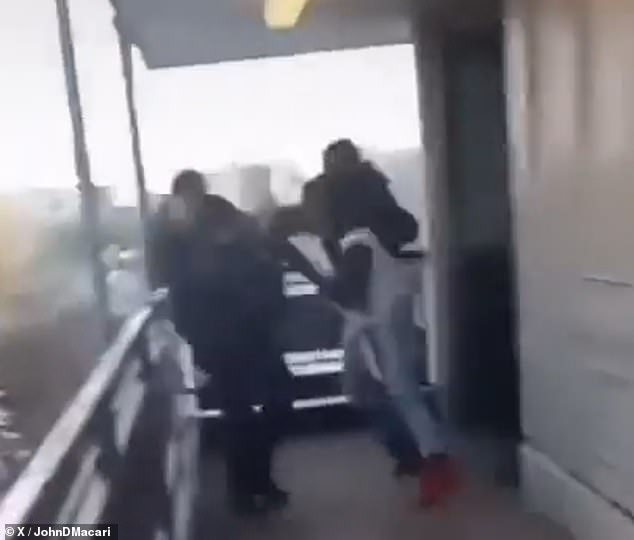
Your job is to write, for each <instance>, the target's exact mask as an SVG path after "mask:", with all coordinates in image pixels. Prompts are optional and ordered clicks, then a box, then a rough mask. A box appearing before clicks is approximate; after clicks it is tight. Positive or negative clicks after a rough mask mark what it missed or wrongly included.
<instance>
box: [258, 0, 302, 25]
mask: <svg viewBox="0 0 634 540" xmlns="http://www.w3.org/2000/svg"><path fill="white" fill-rule="evenodd" d="M308 2H309V0H265V4H264V20H265V21H266V25H267V26H268V27H269V28H272V29H273V30H290V29H291V28H293V27H294V26H295V25H296V24H297V21H299V18H300V16H301V14H302V12H303V11H304V9H305V8H306V5H307V4H308Z"/></svg>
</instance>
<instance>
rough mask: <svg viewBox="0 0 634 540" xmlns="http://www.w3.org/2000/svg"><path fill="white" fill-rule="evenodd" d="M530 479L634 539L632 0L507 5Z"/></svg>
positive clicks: (601, 527)
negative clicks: (633, 465)
mask: <svg viewBox="0 0 634 540" xmlns="http://www.w3.org/2000/svg"><path fill="white" fill-rule="evenodd" d="M505 24H506V40H507V74H508V85H507V96H508V103H509V111H510V120H511V122H510V126H511V145H510V146H511V150H512V161H511V163H512V177H513V203H514V217H515V224H516V227H515V230H516V243H517V266H518V286H519V297H520V309H519V316H520V324H519V329H520V350H521V380H522V424H523V430H524V434H525V444H524V446H523V450H522V469H523V471H522V472H523V488H524V493H525V495H526V498H527V501H529V502H530V504H532V505H533V506H534V508H536V509H537V510H539V511H542V512H544V513H546V514H548V515H549V516H551V517H553V518H554V519H556V520H557V521H559V522H561V523H564V524H565V525H567V526H568V527H569V528H570V529H571V531H572V532H573V534H574V535H575V538H577V540H607V539H609V540H621V539H624V538H633V537H634V522H633V520H632V515H633V514H634V468H632V456H633V455H634V422H633V420H632V411H633V410H634V383H633V381H634V363H633V362H632V359H633V358H634V337H633V336H634V333H633V332H632V325H631V321H632V317H633V315H634V255H633V254H634V240H633V237H632V235H631V234H630V231H632V229H633V228H634V177H633V176H634V173H633V172H632V171H634V163H633V160H632V140H633V135H634V132H633V127H632V126H634V106H633V102H632V99H631V98H632V95H634V67H633V64H632V60H631V59H632V57H633V55H634V38H633V37H632V36H633V34H632V28H634V2H632V1H631V0H614V1H600V0H585V1H581V2H567V1H565V0H512V1H508V2H507V12H506V21H505Z"/></svg>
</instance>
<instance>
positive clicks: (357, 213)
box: [304, 140, 458, 505]
mask: <svg viewBox="0 0 634 540" xmlns="http://www.w3.org/2000/svg"><path fill="white" fill-rule="evenodd" d="M304 196H305V198H304V203H305V205H306V207H307V212H308V213H312V215H313V216H314V217H315V219H316V220H318V221H319V223H320V225H319V227H320V228H321V231H322V235H323V237H324V243H325V244H326V245H328V246H329V249H331V250H333V251H334V252H336V257H337V264H336V272H335V276H336V277H335V279H334V282H333V283H332V285H331V288H330V295H331V297H332V298H333V299H334V300H335V302H337V303H338V304H339V305H340V306H342V308H343V309H344V310H345V311H346V313H347V315H346V319H347V324H346V332H345V333H344V335H345V336H347V337H346V343H347V344H348V345H347V346H348V350H349V351H350V352H351V355H348V354H346V355H347V356H351V357H352V358H354V359H357V358H359V352H358V351H360V350H366V353H363V354H361V357H363V358H365V359H366V360H367V362H366V368H367V369H365V370H363V369H362V370H361V371H359V370H358V369H356V366H358V361H357V360H355V361H354V362H351V363H348V360H346V364H347V366H349V369H348V368H347V369H346V372H347V373H350V374H354V373H356V374H358V375H361V378H358V379H357V381H358V382H362V381H364V380H365V381H367V382H365V383H363V385H361V386H359V385H352V386H351V387H350V388H356V389H357V390H362V389H364V388H365V390H370V393H369V394H368V395H372V394H376V393H377V392H376V387H377V384H376V383H379V385H378V386H382V387H383V388H384V390H385V392H386V394H387V396H388V397H389V399H387V400H384V403H385V405H386V406H387V405H392V411H390V410H389V408H386V407H381V408H380V411H382V412H384V413H387V418H388V420H389V418H390V417H391V418H393V419H394V425H395V426H396V425H397V424H398V420H399V418H397V417H400V420H402V422H400V425H401V427H403V425H404V424H405V425H407V428H408V429H407V430H403V429H398V431H399V432H400V433H402V434H403V438H402V440H403V442H406V440H407V439H409V441H410V442H411V437H412V436H413V437H414V439H415V443H416V446H417V447H418V451H419V455H418V457H419V459H420V479H421V504H423V505H430V504H436V503H438V502H441V501H442V500H443V499H444V498H445V497H447V496H449V495H450V494H452V493H453V492H454V490H455V487H456V485H457V480H458V477H457V474H456V470H455V466H454V463H453V461H452V460H451V459H450V458H449V456H448V454H447V448H446V440H445V437H444V434H443V433H442V429H441V424H440V422H439V419H437V418H435V417H434V415H433V413H432V411H431V409H430V407H429V404H428V403H426V402H425V400H424V399H423V397H422V395H421V393H420V390H419V380H418V377H417V373H418V372H419V370H418V367H419V366H418V364H420V363H421V360H422V358H419V359H416V358H415V357H413V356H412V354H411V351H410V347H408V346H406V343H411V342H414V341H415V339H414V338H415V335H416V334H415V325H414V322H413V295H415V294H416V293H417V292H418V291H419V290H420V278H421V274H422V269H420V268H419V267H417V266H416V265H411V264H407V263H405V262H404V261H403V259H402V256H403V254H402V253H401V251H402V248H403V247H404V246H405V245H406V244H409V243H411V242H413V241H415V240H416V238H417V236H418V224H417V222H416V219H415V218H414V217H413V216H412V215H411V214H409V213H408V212H407V211H405V210H403V209H402V208H401V207H400V206H399V205H398V203H397V202H396V200H395V199H394V197H393V195H392V194H391V192H390V190H389V185H388V180H387V179H386V178H385V176H384V175H383V174H381V173H380V172H379V171H378V170H377V169H376V168H375V167H373V166H372V165H371V164H370V163H368V162H366V161H363V160H362V158H361V155H360V152H359V151H358V149H357V148H356V146H355V145H354V144H353V143H352V142H351V141H349V140H340V141H336V142H334V143H333V144H331V145H330V146H329V147H328V148H327V149H326V150H325V152H324V173H323V175H322V176H321V177H320V178H318V179H317V180H315V181H313V182H312V183H310V184H309V185H308V186H306V188H305V190H304ZM417 268H418V269H417ZM363 343H365V344H366V345H367V346H362V347H361V348H359V345H360V344H363ZM368 347H369V349H368ZM354 348H356V349H357V352H355V353H354V354H353V353H352V351H353V349H354ZM364 372H365V374H370V375H371V377H370V379H371V380H368V379H367V377H364V376H363V374H364ZM348 381H349V382H350V381H352V379H350V377H349V378H348ZM352 382H354V381H352ZM368 383H370V384H368ZM373 388H374V390H372V389H373ZM365 393H366V392H365V391H363V392H359V394H358V395H359V396H360V399H363V397H362V396H363V395H364V394H365ZM373 400H374V401H377V402H379V400H376V399H373ZM375 412H376V411H375ZM394 413H396V416H395V414H394ZM375 416H377V415H376V414H375ZM377 417H378V416H377ZM383 427H388V426H387V425H385V424H384V425H383ZM407 432H409V433H407ZM384 433H385V430H384ZM386 434H387V433H386ZM410 447H411V445H410Z"/></svg>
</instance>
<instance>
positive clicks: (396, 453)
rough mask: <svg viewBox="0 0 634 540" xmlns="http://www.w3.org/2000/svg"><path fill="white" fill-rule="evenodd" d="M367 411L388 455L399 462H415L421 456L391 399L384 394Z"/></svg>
mask: <svg viewBox="0 0 634 540" xmlns="http://www.w3.org/2000/svg"><path fill="white" fill-rule="evenodd" d="M369 412H370V421H371V424H372V426H373V428H374V430H375V432H376V435H377V437H378V438H379V440H380V442H381V444H382V445H383V446H384V447H385V449H386V450H387V452H388V454H389V455H390V457H392V458H393V459H394V460H395V461H397V462H399V463H416V462H417V461H418V460H419V459H420V457H421V456H420V452H419V451H418V445H417V444H416V441H415V440H414V438H413V436H412V433H411V431H410V429H409V428H408V427H407V424H405V422H404V421H403V419H402V418H401V415H400V414H399V412H398V410H397V409H396V407H395V406H394V403H393V402H392V401H391V399H390V398H389V397H388V396H385V397H384V399H381V400H380V401H378V402H377V403H376V404H375V406H373V407H372V408H371V410H370V411H369Z"/></svg>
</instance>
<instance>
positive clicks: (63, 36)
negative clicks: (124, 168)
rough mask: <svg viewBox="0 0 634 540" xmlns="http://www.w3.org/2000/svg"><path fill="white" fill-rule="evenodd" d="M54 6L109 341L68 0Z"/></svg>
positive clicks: (84, 211) (94, 194) (94, 196)
mask: <svg viewBox="0 0 634 540" xmlns="http://www.w3.org/2000/svg"><path fill="white" fill-rule="evenodd" d="M55 4H56V7H57V22H58V28H59V40H60V45H61V49H62V50H61V52H62V61H63V65H64V78H65V82H66V96H67V99H68V109H69V113H70V118H71V124H72V129H73V143H74V149H75V172H76V174H77V178H78V180H79V185H78V187H79V193H80V198H81V219H82V229H83V231H84V234H85V237H86V240H87V244H88V246H89V248H90V251H89V252H90V259H91V260H90V263H91V268H92V277H93V285H94V289H95V295H96V299H97V309H98V311H99V315H100V318H101V327H102V329H103V333H104V338H105V339H108V337H109V334H110V329H109V304H108V288H107V284H106V271H105V268H104V263H103V261H102V257H101V254H102V250H103V242H102V238H101V230H100V224H99V200H98V193H97V190H96V188H95V185H94V184H93V183H92V179H91V172H90V158H89V155H88V146H87V144H86V131H85V126H84V118H83V112H82V105H81V95H80V91H79V82H78V78H77V66H76V61H75V48H74V44H73V36H72V30H71V23H70V15H69V10H68V3H67V0H55Z"/></svg>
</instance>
